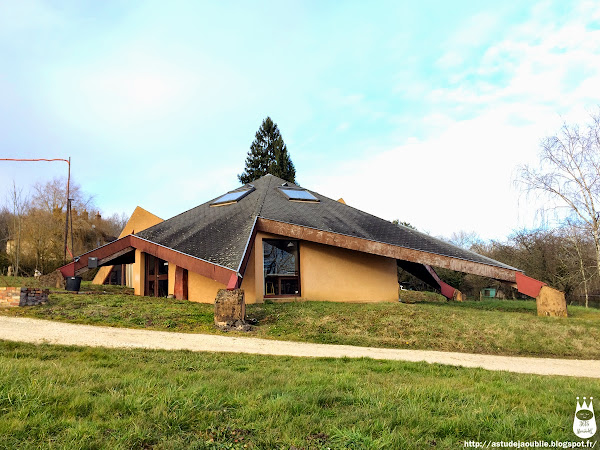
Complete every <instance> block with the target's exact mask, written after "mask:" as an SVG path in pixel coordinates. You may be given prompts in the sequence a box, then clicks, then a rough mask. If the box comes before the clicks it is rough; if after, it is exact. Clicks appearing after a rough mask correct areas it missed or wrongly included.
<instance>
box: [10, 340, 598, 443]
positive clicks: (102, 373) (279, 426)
mask: <svg viewBox="0 0 600 450" xmlns="http://www.w3.org/2000/svg"><path fill="white" fill-rule="evenodd" d="M598 392H600V381H599V380H592V379H573V378H566V377H565V378H563V377H541V376H533V375H520V374H509V373H502V372H488V371H484V370H481V369H464V368H455V367H449V366H440V365H428V364H425V363H403V362H390V361H374V360H369V359H358V360H355V359H337V360H336V359H326V358H322V359H309V358H291V357H268V356H257V355H231V354H219V353H191V352H166V351H150V350H107V349H101V348H75V347H62V346H48V345H40V346H34V345H30V344H20V343H12V342H6V341H0V418H1V419H0V435H1V436H2V440H1V442H0V447H2V448H31V449H33V448H35V449H37V448H88V449H94V448H113V449H121V448H155V449H179V448H198V449H203V448H211V449H231V448H260V449H273V448H285V449H289V448H298V449H300V448H302V449H309V448H335V449H342V448H344V449H346V448H349V449H364V448H366V449H369V448H374V449H388V448H398V449H400V448H402V449H422V448H437V449H450V448H462V447H463V442H464V441H465V440H471V439H473V440H480V441H486V440H488V441H489V440H495V441H500V440H504V441H506V440H546V441H550V440H560V441H572V440H573V441H574V440H577V439H576V437H575V436H574V434H573V432H572V425H573V414H574V411H575V401H576V400H575V399H576V397H577V396H580V397H581V396H584V395H586V396H590V395H592V396H594V397H596V396H598V397H600V395H598ZM245 446H247V447H245ZM292 446H294V447H292Z"/></svg>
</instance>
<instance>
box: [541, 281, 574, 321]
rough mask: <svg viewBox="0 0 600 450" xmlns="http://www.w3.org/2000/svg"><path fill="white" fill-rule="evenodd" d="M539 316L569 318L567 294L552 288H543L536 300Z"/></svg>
mask: <svg viewBox="0 0 600 450" xmlns="http://www.w3.org/2000/svg"><path fill="white" fill-rule="evenodd" d="M535 302H536V305H537V314H538V316H552V317H567V302H566V300H565V294H564V293H563V292H560V291H559V290H557V289H553V288H551V287H550V286H542V289H540V293H539V294H538V296H537V297H536V299H535Z"/></svg>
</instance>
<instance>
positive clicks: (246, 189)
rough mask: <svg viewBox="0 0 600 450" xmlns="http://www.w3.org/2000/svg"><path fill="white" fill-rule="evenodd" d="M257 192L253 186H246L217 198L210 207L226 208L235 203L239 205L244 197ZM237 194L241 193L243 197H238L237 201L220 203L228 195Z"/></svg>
mask: <svg viewBox="0 0 600 450" xmlns="http://www.w3.org/2000/svg"><path fill="white" fill-rule="evenodd" d="M255 190H256V188H255V187H254V186H252V185H249V186H248V187H246V186H244V187H241V188H238V189H234V190H233V191H229V192H226V193H225V194H223V195H221V196H219V197H217V198H216V199H215V200H213V201H212V202H211V203H210V206H225V205H231V204H233V203H237V202H239V201H240V200H241V199H243V198H244V197H246V196H247V195H248V194H250V193H251V192H254V191H255ZM237 193H241V195H240V196H239V197H237V198H236V199H235V200H224V201H220V200H221V199H222V198H223V197H225V196H226V195H229V194H237Z"/></svg>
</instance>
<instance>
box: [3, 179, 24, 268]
mask: <svg viewBox="0 0 600 450" xmlns="http://www.w3.org/2000/svg"><path fill="white" fill-rule="evenodd" d="M8 200H9V203H10V205H11V208H12V218H13V220H12V227H11V230H10V231H11V236H12V245H11V257H12V263H13V265H14V266H13V267H14V275H15V276H18V275H19V264H20V262H21V235H22V231H23V216H24V215H25V213H26V211H27V208H28V200H27V198H26V196H25V195H24V194H23V188H17V185H16V183H15V182H14V181H13V188H12V191H10V193H9V199H8ZM7 250H8V246H7Z"/></svg>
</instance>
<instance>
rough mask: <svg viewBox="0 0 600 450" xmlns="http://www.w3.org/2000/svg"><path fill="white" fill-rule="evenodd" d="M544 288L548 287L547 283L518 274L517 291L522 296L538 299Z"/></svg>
mask: <svg viewBox="0 0 600 450" xmlns="http://www.w3.org/2000/svg"><path fill="white" fill-rule="evenodd" d="M542 286H546V283H544V282H542V281H539V280H536V279H535V278H531V277H528V276H527V275H523V274H522V273H520V272H517V290H518V291H519V292H520V293H521V294H525V295H528V296H529V297H533V298H537V296H538V295H539V293H540V290H541V289H542Z"/></svg>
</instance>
